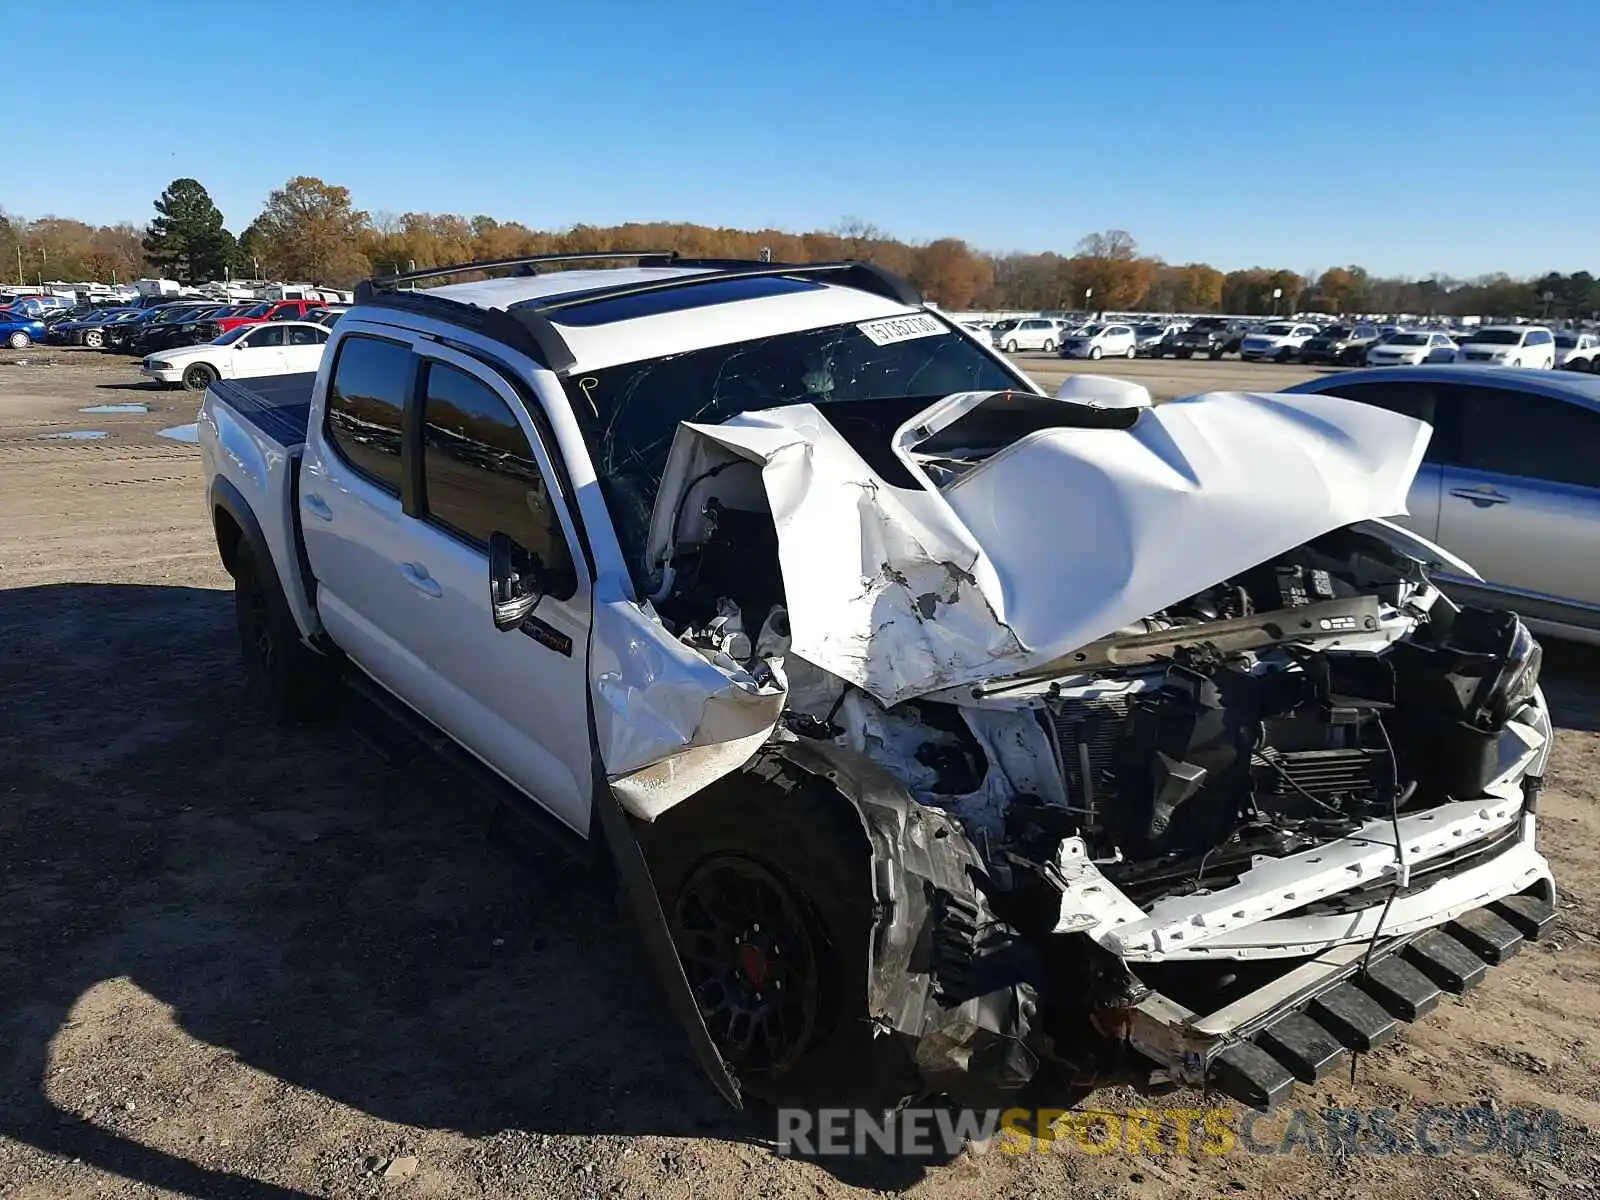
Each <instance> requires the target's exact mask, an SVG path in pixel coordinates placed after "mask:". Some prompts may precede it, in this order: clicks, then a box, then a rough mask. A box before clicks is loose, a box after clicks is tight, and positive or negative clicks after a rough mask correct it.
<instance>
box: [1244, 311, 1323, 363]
mask: <svg viewBox="0 0 1600 1200" xmlns="http://www.w3.org/2000/svg"><path fill="white" fill-rule="evenodd" d="M1321 332H1322V331H1321V330H1320V329H1318V328H1317V327H1316V326H1315V325H1299V324H1296V323H1295V322H1293V321H1272V322H1269V323H1268V324H1267V325H1265V326H1264V327H1262V328H1261V329H1258V330H1256V332H1254V333H1251V334H1247V335H1246V336H1245V339H1244V341H1242V342H1240V343H1239V357H1240V358H1242V359H1244V360H1245V361H1246V362H1256V361H1257V360H1263V361H1264V360H1266V359H1272V360H1274V361H1276V362H1288V361H1289V360H1290V359H1291V358H1293V357H1294V356H1295V353H1296V352H1297V351H1298V350H1299V349H1300V347H1301V346H1303V345H1305V343H1306V342H1307V341H1309V340H1310V339H1311V338H1314V337H1316V336H1317V334H1319V333H1321Z"/></svg>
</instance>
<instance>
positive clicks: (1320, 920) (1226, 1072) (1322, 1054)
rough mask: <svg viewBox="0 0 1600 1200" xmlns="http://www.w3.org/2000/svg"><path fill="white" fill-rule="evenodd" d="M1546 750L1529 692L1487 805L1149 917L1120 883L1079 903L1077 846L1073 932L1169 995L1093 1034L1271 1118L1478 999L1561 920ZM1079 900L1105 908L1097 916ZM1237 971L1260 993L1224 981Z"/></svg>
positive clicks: (1257, 875) (1146, 1000)
mask: <svg viewBox="0 0 1600 1200" xmlns="http://www.w3.org/2000/svg"><path fill="white" fill-rule="evenodd" d="M1550 738H1551V726H1550V721H1549V717H1548V714H1547V710H1546V708H1545V703H1544V697H1543V695H1542V694H1536V695H1535V696H1534V698H1533V700H1532V701H1530V702H1529V703H1528V704H1527V705H1525V706H1524V707H1523V708H1522V709H1521V710H1520V711H1519V712H1518V714H1517V716H1516V718H1515V719H1513V720H1512V721H1511V722H1510V723H1509V724H1508V725H1507V727H1506V730H1505V732H1504V733H1503V734H1502V736H1501V742H1500V746H1499V751H1500V755H1499V763H1498V767H1497V773H1496V775H1495V777H1494V778H1493V779H1492V780H1491V782H1490V783H1489V785H1488V787H1487V788H1486V790H1485V795H1484V796H1482V797H1480V798H1479V799H1476V800H1467V801H1454V802H1451V803H1447V804H1441V805H1438V806H1437V807H1435V808H1431V809H1427V810H1424V811H1422V812H1418V813H1413V814H1410V815H1407V816H1404V817H1401V818H1399V820H1398V821H1397V822H1394V823H1390V822H1386V821H1377V822H1373V823H1372V824H1371V825H1369V826H1367V827H1365V828H1363V829H1361V830H1359V831H1357V833H1355V834H1353V835H1351V836H1350V837H1348V838H1345V839H1341V840H1340V841H1337V842H1332V843H1329V844H1326V845H1323V846H1319V847H1316V848H1314V849H1312V850H1308V851H1305V852H1303V853H1301V854H1296V855H1290V856H1287V857H1284V858H1279V859H1266V860H1263V861H1262V862H1260V863H1259V864H1258V865H1257V866H1255V867H1253V868H1252V869H1251V870H1248V871H1246V872H1244V873H1243V874H1242V875H1241V876H1240V877H1239V880H1238V882H1237V883H1236V884H1235V885H1234V886H1232V887H1228V888H1224V889H1221V890H1219V891H1216V892H1213V893H1206V894H1200V895H1190V896H1182V897H1171V898H1168V899H1165V900H1162V901H1159V902H1157V903H1156V904H1154V905H1152V906H1151V907H1150V909H1149V911H1148V912H1146V911H1145V910H1143V909H1140V908H1139V907H1138V906H1136V905H1133V904H1132V903H1131V902H1129V901H1127V900H1126V899H1125V898H1123V897H1121V895H1120V893H1118V892H1117V891H1116V889H1115V888H1112V887H1110V886H1109V884H1108V885H1107V888H1108V891H1109V896H1108V895H1107V894H1106V893H1105V892H1102V891H1101V890H1099V889H1096V890H1094V891H1092V892H1087V893H1086V892H1085V890H1084V889H1086V888H1092V887H1094V881H1095V878H1096V877H1098V878H1100V880H1101V881H1102V882H1104V879H1103V877H1101V876H1099V873H1098V872H1096V871H1094V870H1093V868H1092V866H1091V865H1090V864H1087V863H1084V862H1082V861H1081V860H1080V861H1074V859H1073V857H1072V855H1071V853H1070V851H1071V849H1072V848H1071V847H1070V846H1069V847H1067V850H1068V853H1067V854H1066V855H1064V857H1063V861H1062V868H1063V869H1062V874H1063V876H1064V877H1065V878H1066V879H1067V881H1068V883H1069V887H1068V889H1067V892H1066V893H1065V895H1064V901H1067V902H1071V901H1072V899H1073V897H1074V893H1076V894H1077V897H1078V899H1079V901H1080V903H1079V904H1078V905H1077V906H1076V909H1075V912H1076V915H1075V916H1074V912H1073V911H1069V910H1068V909H1067V908H1066V907H1065V905H1064V907H1063V917H1062V923H1063V925H1066V926H1068V927H1076V929H1077V930H1078V931H1080V932H1087V933H1089V935H1090V936H1091V937H1093V938H1094V939H1095V940H1096V941H1097V942H1099V943H1100V945H1101V946H1102V947H1103V948H1106V949H1108V950H1111V951H1112V952H1113V953H1115V954H1116V955H1117V956H1118V957H1119V958H1120V959H1121V960H1122V962H1123V963H1124V965H1125V966H1126V967H1127V968H1128V970H1129V971H1130V972H1131V974H1132V975H1133V976H1134V978H1136V979H1139V980H1140V982H1141V983H1148V984H1151V985H1158V986H1159V988H1160V989H1161V990H1156V988H1155V987H1153V986H1152V987H1150V988H1149V990H1145V991H1143V992H1138V991H1135V992H1132V993H1130V995H1129V997H1128V999H1127V1000H1126V1002H1122V1003H1120V1004H1117V1005H1107V1006H1104V1007H1102V1008H1100V1009H1098V1010H1096V1012H1095V1013H1094V1016H1093V1019H1094V1022H1095V1025H1096V1028H1097V1029H1099V1030H1100V1032H1102V1033H1103V1034H1106V1035H1108V1036H1110V1037H1113V1038H1115V1039H1118V1040H1123V1041H1125V1042H1126V1043H1127V1044H1128V1045H1130V1046H1131V1047H1132V1048H1133V1049H1135V1050H1137V1051H1139V1053H1140V1054H1142V1055H1143V1056H1144V1057H1145V1058H1148V1059H1150V1060H1151V1061H1152V1062H1153V1063H1154V1064H1156V1066H1157V1068H1158V1069H1159V1070H1160V1071H1161V1072H1163V1073H1164V1074H1165V1075H1166V1076H1167V1078H1169V1079H1171V1080H1174V1081H1177V1082H1182V1083H1188V1084H1194V1085H1204V1086H1210V1087H1214V1088H1217V1089H1218V1090H1220V1091H1222V1092H1224V1093H1226V1094H1228V1095H1230V1096H1232V1097H1234V1098H1235V1099H1237V1100H1239V1101H1241V1102H1242V1103H1245V1104H1248V1105H1251V1106H1253V1107H1258V1108H1269V1107H1271V1106H1273V1105H1274V1104H1276V1103H1277V1102H1278V1101H1279V1100H1281V1099H1282V1098H1283V1097H1284V1096H1285V1095H1286V1094H1287V1093H1288V1092H1289V1091H1290V1090H1291V1089H1292V1088H1293V1087H1294V1085H1295V1084H1296V1083H1312V1082H1316V1081H1317V1080H1319V1079H1321V1078H1322V1077H1323V1076H1324V1075H1326V1074H1327V1073H1328V1072H1329V1071H1330V1070H1332V1069H1333V1068H1334V1066H1335V1065H1337V1063H1338V1062H1340V1061H1342V1060H1343V1059H1344V1058H1345V1056H1346V1055H1347V1054H1349V1053H1357V1052H1361V1051H1365V1050H1370V1049H1372V1048H1373V1047H1374V1046H1377V1045H1379V1044H1381V1043H1382V1042H1383V1041H1385V1040H1387V1039H1388V1038H1389V1037H1390V1036H1392V1035H1393V1033H1394V1031H1395V1029H1396V1027H1397V1024H1398V1022H1399V1021H1402V1020H1405V1021H1410V1020H1416V1019H1417V1018H1419V1017H1421V1016H1423V1015H1425V1014H1426V1013H1427V1012H1428V1011H1430V1010H1431V1009H1432V1008H1433V1006H1434V1004H1436V1003H1437V1002H1438V998H1439V996H1440V995H1441V993H1442V992H1454V993H1457V994H1459V993H1461V992H1464V991H1466V990H1467V989H1469V988H1471V987H1472V986H1474V985H1475V984H1476V983H1477V982H1478V981H1479V980H1480V979H1481V978H1482V977H1483V975H1484V974H1485V972H1486V970H1487V968H1488V967H1489V966H1491V965H1494V964H1497V963H1500V962H1503V961H1505V959H1507V958H1509V957H1510V956H1511V955H1512V954H1514V953H1516V951H1517V950H1518V949H1519V948H1520V946H1521V944H1522V942H1523V941H1524V940H1537V939H1538V938H1539V936H1540V934H1541V933H1542V932H1543V930H1544V929H1545V928H1546V927H1547V926H1548V925H1549V924H1550V922H1551V921H1553V920H1554V919H1555V895H1556V891H1555V880H1554V878H1553V876H1552V875H1551V872H1550V865H1549V863H1548V862H1547V861H1546V860H1545V858H1544V856H1543V855H1541V854H1540V853H1539V852H1538V850H1537V848H1536V847H1535V828H1536V820H1537V818H1536V816H1535V812H1534V808H1535V804H1536V801H1537V798H1538V790H1539V783H1540V781H1541V779H1542V778H1543V774H1544V769H1545V765H1546V762H1547V761H1548V758H1549V753H1550ZM1396 826H1398V829H1396ZM1396 832H1398V834H1399V838H1398V841H1397V840H1396V836H1395V835H1396ZM1085 896H1087V897H1089V898H1091V899H1093V900H1094V907H1092V908H1091V909H1089V910H1087V911H1086V910H1085V909H1084V907H1083V905H1082V904H1081V900H1082V899H1083V898H1084V897H1085ZM1091 918H1093V920H1094V924H1093V925H1089V924H1088V921H1089V920H1090V919H1091ZM1059 928H1060V927H1059V926H1058V929H1059ZM1260 960H1273V962H1266V963H1263V962H1261V961H1260ZM1274 962H1275V963H1276V964H1278V965H1281V970H1272V969H1271V968H1272V966H1273V963H1274ZM1252 963H1253V964H1254V966H1253V968H1252V969H1253V970H1254V971H1255V972H1256V974H1255V975H1254V976H1248V975H1246V974H1245V969H1246V968H1249V967H1251V964H1252ZM1224 967H1226V968H1227V969H1226V970H1224V969H1223V968H1224ZM1228 974H1232V975H1234V976H1235V978H1240V977H1244V978H1254V979H1255V980H1256V981H1257V985H1256V986H1254V987H1253V988H1251V989H1250V990H1245V991H1240V988H1239V986H1238V985H1237V983H1234V984H1232V985H1228V986H1222V985H1219V984H1217V983H1215V982H1214V981H1218V980H1221V979H1222V978H1223V977H1224V976H1225V975H1228ZM1208 983H1210V986H1208ZM1180 993H1181V995H1180ZM1185 999H1186V1000H1187V1003H1185Z"/></svg>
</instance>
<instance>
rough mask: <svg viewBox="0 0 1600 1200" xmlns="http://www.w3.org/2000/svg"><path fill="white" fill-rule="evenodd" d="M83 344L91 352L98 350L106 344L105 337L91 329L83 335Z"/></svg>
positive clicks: (96, 330)
mask: <svg viewBox="0 0 1600 1200" xmlns="http://www.w3.org/2000/svg"><path fill="white" fill-rule="evenodd" d="M83 344H84V345H85V346H87V347H89V349H91V350H98V349H100V348H101V347H102V346H104V345H105V344H106V335H105V334H103V333H101V332H100V331H99V330H98V329H91V330H89V331H88V332H87V333H85V334H84V335H83Z"/></svg>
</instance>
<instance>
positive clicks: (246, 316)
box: [215, 300, 327, 333]
mask: <svg viewBox="0 0 1600 1200" xmlns="http://www.w3.org/2000/svg"><path fill="white" fill-rule="evenodd" d="M326 307H327V305H326V304H325V303H324V302H323V301H321V300H263V301H261V302H260V303H259V304H252V305H251V306H250V307H249V308H247V309H245V310H244V311H243V312H240V313H238V314H237V315H235V316H229V317H219V318H218V319H217V320H216V322H215V324H216V326H217V329H218V331H219V332H221V333H227V332H228V330H230V329H237V328H239V326H241V325H259V324H261V323H262V322H263V321H302V320H304V319H305V315H306V313H308V312H310V311H311V310H312V309H314V308H326Z"/></svg>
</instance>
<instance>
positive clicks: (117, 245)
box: [84, 221, 145, 283]
mask: <svg viewBox="0 0 1600 1200" xmlns="http://www.w3.org/2000/svg"><path fill="white" fill-rule="evenodd" d="M84 265H85V267H86V268H87V270H86V271H85V274H84V278H85V279H100V280H106V281H109V282H111V283H119V282H120V283H126V282H127V281H128V280H130V279H137V278H139V276H140V275H142V274H144V270H145V257H144V235H143V234H142V233H141V232H140V230H139V229H137V228H136V227H135V226H134V225H132V224H131V223H130V222H127V221H123V222H121V223H120V224H117V225H102V226H100V228H98V229H96V230H95V231H94V233H93V234H91V235H90V238H89V248H88V251H87V253H86V255H85V256H84Z"/></svg>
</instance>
